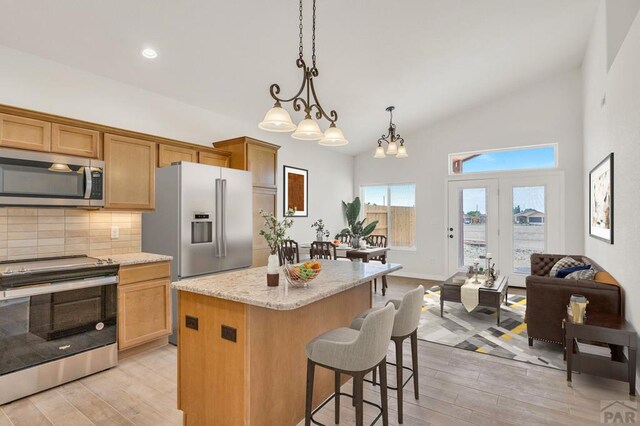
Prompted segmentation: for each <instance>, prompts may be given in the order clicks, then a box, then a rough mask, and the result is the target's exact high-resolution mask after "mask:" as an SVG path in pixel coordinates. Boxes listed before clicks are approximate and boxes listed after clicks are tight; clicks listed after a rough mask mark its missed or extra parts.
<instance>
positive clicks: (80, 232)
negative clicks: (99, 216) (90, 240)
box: [64, 229, 89, 238]
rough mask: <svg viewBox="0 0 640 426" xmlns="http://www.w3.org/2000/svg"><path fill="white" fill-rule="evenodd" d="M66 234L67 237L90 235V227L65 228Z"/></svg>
mask: <svg viewBox="0 0 640 426" xmlns="http://www.w3.org/2000/svg"><path fill="white" fill-rule="evenodd" d="M64 236H65V238H66V237H89V230H88V229H65V230H64Z"/></svg>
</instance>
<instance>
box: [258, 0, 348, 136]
mask: <svg viewBox="0 0 640 426" xmlns="http://www.w3.org/2000/svg"><path fill="white" fill-rule="evenodd" d="M299 5H300V6H299V10H300V14H299V22H300V23H299V28H300V32H299V35H298V38H299V42H298V59H296V66H297V67H298V68H299V69H301V70H302V84H301V85H300V90H298V93H296V94H295V95H293V96H292V97H290V98H281V97H279V96H278V94H279V93H280V86H279V85H278V84H275V83H274V84H272V85H271V87H270V88H269V92H270V94H271V97H272V98H273V99H274V100H275V101H276V102H275V104H274V106H273V107H272V108H271V109H270V110H269V111H267V114H266V115H265V117H264V120H262V121H261V122H260V124H258V127H259V128H260V129H262V130H266V131H268V132H293V134H292V135H291V137H293V138H294V139H299V140H305V141H319V143H320V145H325V146H341V145H346V144H348V143H349V142H348V141H347V140H346V139H345V137H344V134H343V133H342V130H340V129H339V128H338V127H336V121H338V113H337V112H336V111H335V110H331V111H329V113H327V112H326V111H325V110H324V108H322V105H321V104H320V101H319V100H318V96H317V95H316V89H315V87H314V83H313V79H314V78H315V77H317V76H318V74H319V72H318V68H317V67H316V0H313V15H312V18H313V19H312V22H313V24H312V25H313V26H312V29H311V67H308V66H307V65H306V63H305V61H304V54H303V50H304V49H303V47H304V44H303V31H302V30H303V25H302V21H303V20H302V0H299ZM303 92H304V93H303ZM287 103H291V105H292V107H293V110H294V111H296V112H298V111H301V110H302V111H304V113H305V116H304V118H303V119H302V121H300V123H298V125H297V126H296V125H295V124H294V123H293V121H292V120H291V117H290V116H289V113H288V112H287V111H286V110H285V109H284V108H283V107H282V104H287ZM322 118H324V119H325V120H327V121H328V122H329V128H328V129H327V130H326V131H325V132H324V133H323V132H322V130H321V129H320V126H319V125H318V123H317V121H316V120H320V119H322Z"/></svg>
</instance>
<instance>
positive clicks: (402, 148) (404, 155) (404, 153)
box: [396, 142, 409, 158]
mask: <svg viewBox="0 0 640 426" xmlns="http://www.w3.org/2000/svg"><path fill="white" fill-rule="evenodd" d="M408 156H409V154H407V148H406V147H405V146H404V143H403V142H400V146H399V147H398V154H396V158H407V157H408Z"/></svg>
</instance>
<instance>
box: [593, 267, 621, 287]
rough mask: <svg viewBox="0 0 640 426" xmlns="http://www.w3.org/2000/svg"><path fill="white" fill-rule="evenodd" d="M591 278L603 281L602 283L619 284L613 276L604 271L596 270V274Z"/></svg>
mask: <svg viewBox="0 0 640 426" xmlns="http://www.w3.org/2000/svg"><path fill="white" fill-rule="evenodd" d="M593 279H594V281H596V282H599V283H603V284H613V285H617V286H619V285H620V283H619V282H618V281H617V280H616V279H615V278H613V276H611V274H610V273H608V272H606V271H600V272H597V273H596V276H595V277H594V278H593Z"/></svg>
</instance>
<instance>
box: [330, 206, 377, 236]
mask: <svg viewBox="0 0 640 426" xmlns="http://www.w3.org/2000/svg"><path fill="white" fill-rule="evenodd" d="M360 206H361V204H360V197H356V198H355V199H354V200H353V202H351V203H345V202H344V201H343V202H342V211H343V212H344V216H345V217H346V219H347V224H348V225H349V227H348V228H344V229H343V230H342V231H340V232H339V233H338V234H337V235H336V239H338V238H339V237H340V236H341V235H349V236H351V237H353V236H356V235H357V236H358V237H359V238H365V237H367V236H369V235H370V234H371V233H372V232H373V231H374V230H375V229H376V225H377V224H378V221H377V220H374V221H373V222H371V223H369V224H367V225H366V226H365V222H366V221H367V219H366V218H364V219H362V220H358V217H359V216H360Z"/></svg>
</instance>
